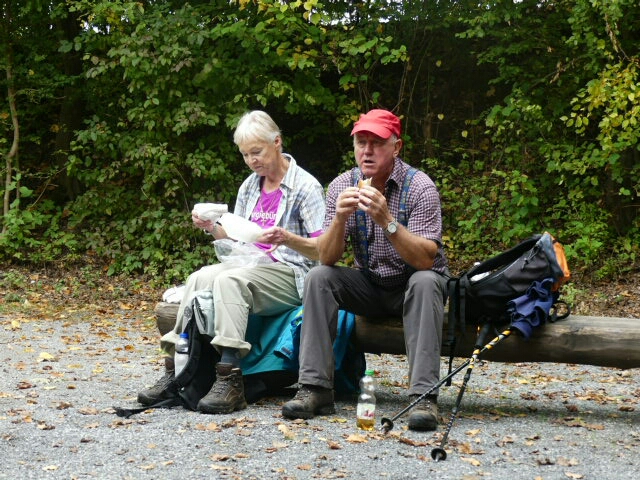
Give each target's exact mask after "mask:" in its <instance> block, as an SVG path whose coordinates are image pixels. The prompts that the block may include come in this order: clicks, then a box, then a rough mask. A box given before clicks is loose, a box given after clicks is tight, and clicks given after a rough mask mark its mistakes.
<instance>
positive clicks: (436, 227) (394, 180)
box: [324, 158, 447, 287]
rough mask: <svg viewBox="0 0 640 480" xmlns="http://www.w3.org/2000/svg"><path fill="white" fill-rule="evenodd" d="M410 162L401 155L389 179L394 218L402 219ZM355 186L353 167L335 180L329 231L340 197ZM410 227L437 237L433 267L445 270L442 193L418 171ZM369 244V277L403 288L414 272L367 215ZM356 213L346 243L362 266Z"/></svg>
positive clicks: (331, 187) (411, 195)
mask: <svg viewBox="0 0 640 480" xmlns="http://www.w3.org/2000/svg"><path fill="white" fill-rule="evenodd" d="M408 169H409V165H408V164H407V163H405V162H403V161H402V160H401V159H400V158H396V160H395V165H394V167H393V171H392V172H391V176H390V177H389V179H388V180H387V185H386V190H385V196H386V199H387V205H388V206H389V211H390V212H391V215H393V216H394V218H396V219H397V218H398V210H399V207H400V193H401V191H402V185H403V183H404V177H405V175H406V173H407V170H408ZM351 186H353V178H352V172H351V170H349V171H348V172H345V173H343V174H341V175H340V176H338V177H337V178H336V179H334V180H333V181H332V182H331V184H330V185H329V189H328V191H327V213H326V215H325V219H324V229H325V230H326V229H327V228H328V227H329V225H330V224H331V221H332V220H333V217H334V216H335V213H336V199H337V198H338V195H339V194H340V192H342V191H343V190H344V189H345V188H347V187H351ZM406 209H407V225H406V227H407V229H408V230H409V231H410V232H411V233H413V234H415V235H419V236H421V237H424V238H427V239H429V240H433V241H434V242H436V244H437V245H438V253H437V254H436V258H435V260H434V262H433V267H432V270H434V271H436V272H439V273H444V272H445V271H446V268H447V260H446V258H445V255H444V251H443V248H442V217H441V207H440V195H439V194H438V189H437V188H436V186H435V184H434V183H433V181H432V180H431V179H430V178H429V176H428V175H427V174H426V173H424V172H421V171H418V172H417V173H416V174H415V176H414V177H413V180H412V181H411V184H410V187H409V193H408V196H407V205H406ZM365 217H366V226H367V243H368V251H369V278H370V279H371V281H372V282H374V283H375V284H377V285H381V286H386V287H399V286H402V285H405V284H406V283H407V281H408V279H409V276H410V275H411V271H410V270H409V269H408V267H407V264H406V263H404V261H403V260H402V258H401V257H400V255H399V254H398V252H397V251H396V250H395V248H393V245H392V244H391V242H390V241H389V240H388V239H387V237H386V236H385V234H384V232H383V230H382V228H381V227H379V226H378V225H376V224H375V223H373V221H372V220H371V218H370V217H369V216H368V215H366V216H365ZM356 230H357V226H356V215H355V213H354V214H353V215H351V216H350V217H349V219H348V220H347V225H346V229H345V242H347V243H351V246H352V248H353V251H354V254H355V259H356V266H357V267H358V268H360V269H362V265H363V258H360V255H359V254H358V239H357V236H356Z"/></svg>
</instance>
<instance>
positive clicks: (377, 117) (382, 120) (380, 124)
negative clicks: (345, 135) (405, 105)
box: [351, 109, 402, 138]
mask: <svg viewBox="0 0 640 480" xmlns="http://www.w3.org/2000/svg"><path fill="white" fill-rule="evenodd" d="M401 130H402V127H401V124H400V119H399V118H398V117H396V116H395V115H394V114H393V113H391V112H389V111H387V110H380V109H375V110H370V111H369V112H367V113H363V114H362V115H360V119H359V120H358V121H357V122H356V123H355V124H354V125H353V130H351V135H354V134H356V133H358V132H371V133H373V134H374V135H377V136H379V137H380V138H389V137H390V136H391V135H392V134H393V135H395V136H396V137H398V138H400V133H401Z"/></svg>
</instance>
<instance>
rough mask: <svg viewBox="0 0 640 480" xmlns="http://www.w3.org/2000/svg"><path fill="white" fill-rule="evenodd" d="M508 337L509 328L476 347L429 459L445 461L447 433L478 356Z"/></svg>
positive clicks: (449, 430)
mask: <svg viewBox="0 0 640 480" xmlns="http://www.w3.org/2000/svg"><path fill="white" fill-rule="evenodd" d="M485 327H486V325H485ZM509 335H511V328H507V329H506V330H504V331H503V332H502V333H499V334H498V336H497V337H495V338H494V339H493V340H491V341H490V342H489V343H487V344H486V345H485V346H484V347H482V348H480V346H479V345H476V348H475V350H474V351H473V355H472V356H471V358H470V359H469V360H468V361H467V362H466V364H467V365H468V366H469V368H467V371H466V373H465V375H464V379H463V380H462V385H461V386H460V391H459V392H458V397H457V398H456V403H455V405H454V407H453V410H451V418H450V419H449V423H448V424H447V428H446V430H445V432H444V436H443V437H442V441H441V442H440V446H439V447H435V448H434V449H432V450H431V458H432V459H434V460H435V461H436V462H439V461H440V460H446V459H447V452H446V451H445V449H444V446H445V445H446V443H447V439H448V438H449V433H450V432H451V428H452V427H453V422H454V421H455V418H456V416H457V415H458V410H459V408H460V403H461V402H462V396H463V395H464V391H465V390H466V388H467V383H469V379H470V378H471V372H473V367H475V364H476V362H477V361H478V358H479V357H480V354H482V353H483V352H484V351H486V350H490V349H492V348H493V347H495V346H496V344H498V343H499V342H501V341H502V340H503V339H505V338H507V337H508V336H509ZM478 337H479V336H478ZM479 343H480V342H479Z"/></svg>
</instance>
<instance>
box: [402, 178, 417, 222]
mask: <svg viewBox="0 0 640 480" xmlns="http://www.w3.org/2000/svg"><path fill="white" fill-rule="evenodd" d="M417 172H418V169H417V168H415V167H409V170H407V173H406V175H405V176H404V182H403V184H402V192H400V208H399V209H398V223H400V224H402V226H403V227H406V226H407V223H408V222H409V220H408V218H407V198H408V197H409V187H410V186H411V180H413V176H414V175H415V174H416V173H417Z"/></svg>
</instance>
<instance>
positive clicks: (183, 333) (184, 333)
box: [180, 332, 189, 338]
mask: <svg viewBox="0 0 640 480" xmlns="http://www.w3.org/2000/svg"><path fill="white" fill-rule="evenodd" d="M180 338H189V334H188V333H187V332H182V333H181V334H180Z"/></svg>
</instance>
